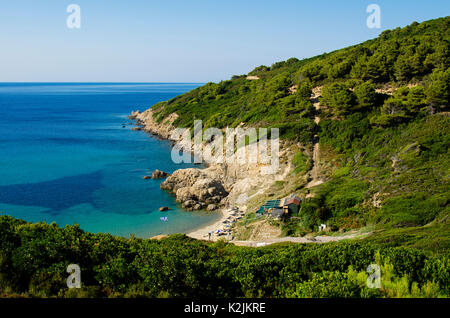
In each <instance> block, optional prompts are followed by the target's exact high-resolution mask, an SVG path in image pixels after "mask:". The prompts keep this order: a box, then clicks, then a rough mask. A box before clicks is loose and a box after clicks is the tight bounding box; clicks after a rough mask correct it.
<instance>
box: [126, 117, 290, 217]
mask: <svg viewBox="0 0 450 318" xmlns="http://www.w3.org/2000/svg"><path fill="white" fill-rule="evenodd" d="M154 117H155V116H154V112H153V110H152V109H148V110H146V111H143V112H139V111H136V112H132V114H131V115H130V117H129V118H130V119H134V120H136V123H137V125H139V126H141V127H142V129H143V130H144V131H146V132H148V133H150V134H152V135H154V136H157V137H159V138H162V139H167V140H170V141H172V142H173V144H174V146H175V145H177V144H179V143H181V142H182V140H181V139H180V138H178V139H177V138H173V135H172V134H173V132H174V130H175V128H176V127H175V126H174V125H173V122H174V121H175V120H176V119H177V118H178V115H177V114H176V113H172V114H170V115H169V116H167V117H166V118H164V119H163V120H162V121H160V122H158V121H157V120H156V119H155V118H154ZM279 142H280V165H279V169H278V171H277V172H276V173H274V174H264V173H263V169H262V168H263V167H267V165H265V164H261V163H250V162H246V163H244V164H242V163H238V162H233V163H215V162H208V163H206V165H207V167H206V168H203V169H200V168H189V169H179V170H176V171H175V172H174V173H173V174H172V175H171V176H169V177H168V178H167V179H166V180H165V181H164V182H163V183H162V184H161V188H162V189H164V190H168V191H171V192H173V193H174V194H175V195H176V199H177V202H179V203H181V204H182V207H183V208H185V209H187V210H201V209H207V210H209V211H212V210H216V209H219V208H224V207H226V206H237V207H239V208H240V209H242V210H244V211H245V210H246V209H247V205H246V203H247V202H248V201H249V200H250V199H252V198H253V197H256V196H258V195H262V194H263V193H264V192H265V190H267V188H269V187H270V185H271V184H272V183H274V182H276V181H282V180H284V179H285V178H286V177H287V175H288V174H289V172H290V171H291V170H292V166H291V159H292V157H293V152H292V151H291V150H290V147H289V146H290V144H289V143H288V142H286V141H282V140H281V141H279ZM203 147H204V148H206V147H210V145H209V144H208V143H204V144H203ZM248 147H249V145H246V146H245V148H246V149H245V153H247V151H248Z"/></svg>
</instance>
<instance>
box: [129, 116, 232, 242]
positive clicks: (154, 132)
mask: <svg viewBox="0 0 450 318" xmlns="http://www.w3.org/2000/svg"><path fill="white" fill-rule="evenodd" d="M148 111H149V112H150V116H146V117H147V120H148V119H150V120H151V121H152V122H153V123H152V124H151V125H149V123H148V121H147V122H146V121H144V120H143V119H141V118H139V115H140V114H142V112H139V111H137V112H132V113H131V115H129V116H128V119H130V120H133V121H134V122H135V126H136V127H139V128H140V130H141V129H142V130H143V131H145V132H147V133H148V134H149V135H150V137H154V138H157V139H160V140H166V141H169V142H170V144H171V147H172V148H173V147H174V146H175V145H176V143H177V141H176V140H173V139H171V138H170V132H171V128H172V127H171V125H166V129H167V130H166V131H164V133H161V129H159V128H160V127H161V124H157V123H156V122H154V120H153V117H152V114H151V108H149V109H148ZM172 121H173V117H172ZM149 126H150V127H149ZM167 126H168V127H167ZM191 154H192V151H191ZM208 166H209V164H208V163H203V164H202V165H201V166H200V167H198V168H197V169H201V170H203V169H206V168H208ZM183 210H185V211H186V212H189V211H188V210H186V209H183ZM212 213H219V214H220V216H219V219H218V220H217V221H215V222H214V223H211V224H207V225H204V226H201V227H200V228H197V229H196V230H193V231H189V232H186V233H184V234H186V235H187V236H189V237H191V238H194V239H197V240H211V241H216V240H218V239H219V238H222V237H225V238H226V237H227V236H226V235H225V236H217V235H215V234H212V235H211V236H210V238H209V237H208V233H210V232H215V231H217V230H219V229H220V230H222V229H223V227H224V222H226V221H227V219H229V218H230V217H232V214H233V213H235V211H233V210H232V209H231V208H220V209H218V210H216V211H212ZM230 235H232V234H230Z"/></svg>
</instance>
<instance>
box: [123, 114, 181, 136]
mask: <svg viewBox="0 0 450 318" xmlns="http://www.w3.org/2000/svg"><path fill="white" fill-rule="evenodd" d="M153 114H154V112H153V110H152V109H151V108H150V109H147V110H146V111H144V112H142V113H141V112H140V111H135V112H131V115H130V116H128V118H130V119H134V120H136V122H137V125H138V126H141V127H142V129H143V130H144V131H146V132H148V133H151V134H152V135H156V136H158V137H160V138H163V139H168V140H173V139H172V132H173V131H174V129H175V127H174V126H173V125H172V124H173V122H174V121H175V120H176V119H177V118H178V115H177V114H176V113H172V114H170V115H169V116H167V117H166V118H164V120H162V121H160V122H158V121H157V120H156V119H155V118H153Z"/></svg>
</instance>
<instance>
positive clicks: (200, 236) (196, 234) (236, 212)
mask: <svg viewBox="0 0 450 318" xmlns="http://www.w3.org/2000/svg"><path fill="white" fill-rule="evenodd" d="M219 213H220V214H221V216H220V218H219V220H217V221H216V222H214V223H212V224H209V225H205V226H202V227H201V228H199V229H197V230H195V231H191V232H189V233H185V234H186V235H187V236H189V237H191V238H194V239H197V240H208V241H217V240H219V239H221V238H224V239H226V240H227V241H232V240H233V232H232V231H230V232H229V235H227V234H225V235H220V236H219V235H216V234H215V233H216V231H217V230H221V231H224V227H225V225H226V224H228V225H229V228H231V226H232V224H233V222H236V221H237V220H239V219H240V218H242V217H243V216H244V215H245V212H243V211H242V210H240V209H239V208H238V207H231V208H230V207H228V208H222V209H219ZM211 232H214V234H211V237H209V235H208V234H209V233H211Z"/></svg>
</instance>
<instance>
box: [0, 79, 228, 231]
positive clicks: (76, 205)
mask: <svg viewBox="0 0 450 318" xmlns="http://www.w3.org/2000/svg"><path fill="white" fill-rule="evenodd" d="M200 85H201V84H196V83H0V214H2V215H10V216H13V217H16V218H19V219H23V220H26V221H29V222H41V221H42V222H47V223H51V222H56V223H57V224H58V225H59V226H62V227H63V226H65V225H73V224H79V225H80V227H81V228H82V229H83V230H86V231H89V232H94V233H110V234H113V235H117V236H122V237H130V236H131V235H134V236H135V237H140V238H148V237H152V236H155V235H160V234H172V233H187V232H190V231H193V230H196V229H198V228H200V227H202V226H205V225H208V224H210V223H213V222H215V221H216V220H217V219H218V218H219V215H218V214H217V213H211V212H204V211H198V212H188V211H185V210H183V209H182V208H181V207H180V206H179V204H177V203H176V201H175V197H174V196H173V194H171V193H168V192H165V191H163V190H161V189H160V184H161V182H162V181H163V180H153V179H150V180H144V179H143V177H144V176H146V175H149V174H151V173H152V171H154V170H155V169H159V170H162V171H166V172H169V173H171V172H173V171H174V170H176V169H181V168H188V167H192V165H190V164H175V163H174V162H172V160H171V144H170V143H169V142H168V141H165V140H160V139H158V138H155V137H153V136H151V135H149V134H147V133H146V132H144V131H133V130H132V129H131V128H132V127H134V126H133V122H132V121H131V120H129V119H128V115H129V114H130V113H131V111H134V110H141V111H143V110H145V109H147V108H149V107H151V106H152V105H154V104H156V103H158V102H160V101H164V100H168V99H171V98H173V97H175V96H177V95H179V94H182V93H185V92H187V91H189V90H192V89H194V88H196V87H198V86H200ZM162 206H167V207H169V208H170V210H169V211H167V212H160V211H159V208H160V207H162Z"/></svg>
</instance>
